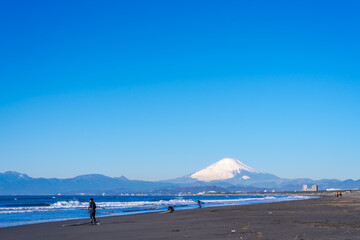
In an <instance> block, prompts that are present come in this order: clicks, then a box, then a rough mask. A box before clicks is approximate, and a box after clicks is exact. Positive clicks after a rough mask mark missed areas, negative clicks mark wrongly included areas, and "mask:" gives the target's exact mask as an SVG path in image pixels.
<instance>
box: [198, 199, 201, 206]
mask: <svg viewBox="0 0 360 240" xmlns="http://www.w3.org/2000/svg"><path fill="white" fill-rule="evenodd" d="M197 207H198V208H201V202H200V199H198V200H197Z"/></svg>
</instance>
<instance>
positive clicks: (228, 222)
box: [0, 193, 360, 240]
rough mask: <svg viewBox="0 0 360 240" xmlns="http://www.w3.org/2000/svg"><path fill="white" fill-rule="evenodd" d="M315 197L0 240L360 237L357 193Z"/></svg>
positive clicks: (44, 228)
mask: <svg viewBox="0 0 360 240" xmlns="http://www.w3.org/2000/svg"><path fill="white" fill-rule="evenodd" d="M333 195H334V194H331V196H323V197H322V198H319V199H310V200H301V201H291V202H280V203H265V204H253V205H243V206H227V207H214V208H202V209H192V210H181V211H176V210H175V212H174V213H172V214H159V213H145V214H138V215H129V216H117V217H104V218H100V220H101V225H99V226H91V225H81V226H67V227H62V225H63V224H72V223H81V222H86V221H85V220H71V221H65V222H52V223H42V224H33V225H25V226H18V227H9V228H2V229H0V239H2V240H3V239H4V240H5V239H6V240H7V239H9V240H10V239H16V240H23V239H24V240H25V239H27V240H28V239H36V240H42V239H44V240H52V239H53V240H60V239H61V240H63V239H77V240H82V239H84V240H85V239H86V240H92V239H96V240H99V239H275V240H280V239H286V240H289V239H297V240H300V239H326V240H329V239H337V240H339V239H340V240H342V239H349V240H350V239H351V240H354V239H360V194H359V193H347V194H344V196H343V197H342V198H340V199H338V198H336V197H334V196H333Z"/></svg>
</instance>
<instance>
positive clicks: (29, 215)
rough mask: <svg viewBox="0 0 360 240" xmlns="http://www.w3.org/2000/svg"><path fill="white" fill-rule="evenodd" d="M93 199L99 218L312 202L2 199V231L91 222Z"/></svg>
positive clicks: (159, 198)
mask: <svg viewBox="0 0 360 240" xmlns="http://www.w3.org/2000/svg"><path fill="white" fill-rule="evenodd" d="M90 197H92V198H94V201H95V203H96V205H97V209H96V210H97V211H96V217H105V216H116V215H127V214H137V213H144V212H154V211H165V210H167V207H168V206H173V207H174V208H175V211H176V210H179V209H191V208H196V207H197V206H196V202H197V199H198V198H199V199H200V201H201V202H203V207H215V206H226V205H243V204H253V203H269V202H281V201H292V200H302V199H309V198H311V197H309V196H294V195H289V196H275V195H247V196H233V195H221V196H215V195H200V196H134V195H129V196H75V195H73V196H0V228H3V227H10V226H18V225H25V224H34V223H42V222H53V221H61V220H70V219H87V218H89V213H88V210H87V209H86V208H87V207H88V205H89V199H90Z"/></svg>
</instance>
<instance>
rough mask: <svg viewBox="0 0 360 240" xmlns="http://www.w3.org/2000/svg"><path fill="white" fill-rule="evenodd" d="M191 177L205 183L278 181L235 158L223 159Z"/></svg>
mask: <svg viewBox="0 0 360 240" xmlns="http://www.w3.org/2000/svg"><path fill="white" fill-rule="evenodd" d="M189 177H190V178H191V179H194V180H198V181H203V182H211V181H226V182H232V183H234V182H244V181H247V182H253V181H258V180H270V179H272V180H273V179H278V177H277V176H275V175H272V174H268V173H262V172H260V171H258V170H256V169H254V168H252V167H249V166H247V165H246V164H244V163H242V162H240V161H239V160H237V159H234V158H223V159H221V160H220V161H218V162H216V163H214V164H212V165H210V166H208V167H207V168H204V169H202V170H200V171H198V172H196V173H193V174H191V175H190V176H189Z"/></svg>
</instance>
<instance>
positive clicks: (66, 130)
mask: <svg viewBox="0 0 360 240" xmlns="http://www.w3.org/2000/svg"><path fill="white" fill-rule="evenodd" d="M359 11H360V4H359V1H246V2H245V1H127V2H125V1H88V0H86V1H56V2H54V1H15V0H14V1H2V2H1V3H0V36H1V37H0V161H1V164H0V172H4V171H7V170H15V171H19V172H24V173H27V174H29V175H30V176H33V177H61V178H64V177H73V176H76V175H80V174H87V173H101V174H105V175H108V176H121V175H125V176H127V177H128V178H130V179H146V180H159V179H168V178H174V177H179V176H183V175H185V174H188V173H191V172H195V171H197V170H200V169H202V168H204V167H206V166H208V165H210V164H212V163H214V162H216V161H217V160H220V159H221V158H223V157H234V158H237V159H239V160H240V161H243V162H244V163H245V164H248V165H250V166H252V167H254V168H256V169H258V170H260V171H263V172H269V173H273V174H276V175H278V176H280V177H288V178H295V177H309V178H314V179H319V178H339V179H347V178H353V179H359V178H360V171H359V169H360V59H359V56H360V44H359V43H360V32H359V28H360V15H359Z"/></svg>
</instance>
